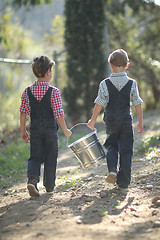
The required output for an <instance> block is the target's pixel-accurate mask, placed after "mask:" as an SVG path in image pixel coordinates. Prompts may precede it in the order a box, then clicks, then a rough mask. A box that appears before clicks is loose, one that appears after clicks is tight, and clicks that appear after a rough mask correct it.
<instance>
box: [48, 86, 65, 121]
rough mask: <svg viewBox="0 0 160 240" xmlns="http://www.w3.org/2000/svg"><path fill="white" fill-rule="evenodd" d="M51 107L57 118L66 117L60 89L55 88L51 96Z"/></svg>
mask: <svg viewBox="0 0 160 240" xmlns="http://www.w3.org/2000/svg"><path fill="white" fill-rule="evenodd" d="M51 107H52V109H53V114H54V116H55V118H59V117H61V116H63V115H64V110H63V108H62V99H61V93H60V91H59V89H57V88H54V89H53V90H52V94H51Z"/></svg>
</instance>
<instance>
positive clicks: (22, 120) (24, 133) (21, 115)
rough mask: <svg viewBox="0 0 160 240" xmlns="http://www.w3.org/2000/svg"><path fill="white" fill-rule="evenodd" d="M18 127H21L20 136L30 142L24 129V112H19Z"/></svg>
mask: <svg viewBox="0 0 160 240" xmlns="http://www.w3.org/2000/svg"><path fill="white" fill-rule="evenodd" d="M20 129H21V138H22V139H23V140H24V141H27V142H30V138H29V135H28V132H27V130H26V113H25V112H21V113H20Z"/></svg>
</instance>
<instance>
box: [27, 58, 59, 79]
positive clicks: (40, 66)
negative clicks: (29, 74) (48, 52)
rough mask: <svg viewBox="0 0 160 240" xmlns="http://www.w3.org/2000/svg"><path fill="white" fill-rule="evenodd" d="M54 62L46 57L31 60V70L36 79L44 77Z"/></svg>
mask: <svg viewBox="0 0 160 240" xmlns="http://www.w3.org/2000/svg"><path fill="white" fill-rule="evenodd" d="M54 64H55V62H54V61H53V60H51V59H49V58H48V57H47V56H39V57H35V58H34V59H33V63H32V70H33V72H34V74H35V76H36V77H37V78H40V77H44V76H45V73H46V72H47V71H48V69H51V68H52V66H53V65H54Z"/></svg>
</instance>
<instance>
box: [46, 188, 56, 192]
mask: <svg viewBox="0 0 160 240" xmlns="http://www.w3.org/2000/svg"><path fill="white" fill-rule="evenodd" d="M53 190H54V187H52V188H47V187H46V192H48V193H51V192H53Z"/></svg>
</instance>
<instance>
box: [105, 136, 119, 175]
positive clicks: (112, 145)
mask: <svg viewBox="0 0 160 240" xmlns="http://www.w3.org/2000/svg"><path fill="white" fill-rule="evenodd" d="M104 146H105V147H106V148H107V154H106V158H107V166H108V171H109V172H115V173H117V163H118V134H117V133H111V134H108V136H107V139H106V142H105V144H104Z"/></svg>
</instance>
